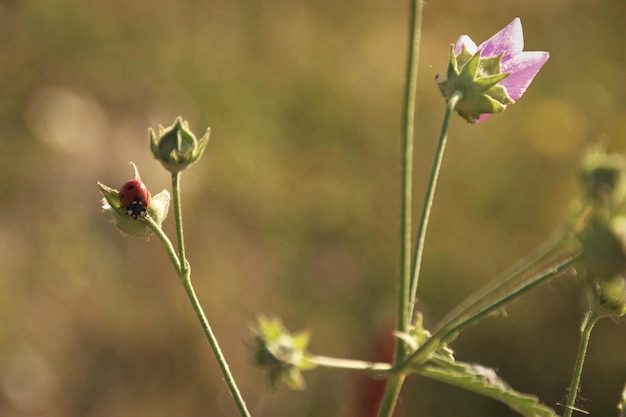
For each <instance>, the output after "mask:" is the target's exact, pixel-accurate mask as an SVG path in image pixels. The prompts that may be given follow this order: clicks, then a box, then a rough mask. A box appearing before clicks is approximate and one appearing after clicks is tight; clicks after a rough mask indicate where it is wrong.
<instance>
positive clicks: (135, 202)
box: [120, 180, 150, 220]
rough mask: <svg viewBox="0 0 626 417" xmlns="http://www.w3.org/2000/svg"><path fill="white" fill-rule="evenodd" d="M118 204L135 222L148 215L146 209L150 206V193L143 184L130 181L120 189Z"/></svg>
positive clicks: (137, 181)
mask: <svg viewBox="0 0 626 417" xmlns="http://www.w3.org/2000/svg"><path fill="white" fill-rule="evenodd" d="M120 202H121V203H122V206H123V207H124V208H125V209H126V213H127V214H128V215H129V216H130V217H132V218H133V219H135V220H137V219H138V218H139V217H146V216H147V215H148V212H147V211H146V209H147V208H148V205H149V204H150V192H149V191H148V188H147V187H146V185H145V184H144V183H143V182H141V181H139V180H130V181H128V182H126V183H125V184H124V185H122V186H121V187H120Z"/></svg>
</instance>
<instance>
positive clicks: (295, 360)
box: [252, 317, 316, 390]
mask: <svg viewBox="0 0 626 417" xmlns="http://www.w3.org/2000/svg"><path fill="white" fill-rule="evenodd" d="M252 332H253V334H254V345H253V346H252V349H253V351H254V362H255V364H256V365H258V366H262V367H264V368H267V370H268V372H269V382H270V385H271V386H272V387H276V386H277V385H278V383H280V382H283V383H285V384H286V385H287V386H289V388H291V389H295V390H302V389H304V387H305V382H304V378H303V377H302V374H301V372H300V371H304V370H307V369H311V368H314V367H315V366H316V365H315V364H314V363H312V362H311V361H310V360H309V354H308V353H307V352H306V348H307V346H308V344H309V339H310V337H309V334H308V333H307V332H300V333H296V334H293V335H292V334H290V333H289V331H288V330H287V329H285V327H284V325H283V324H282V322H281V321H280V319H277V318H273V319H270V318H267V317H259V318H258V328H256V329H253V330H252Z"/></svg>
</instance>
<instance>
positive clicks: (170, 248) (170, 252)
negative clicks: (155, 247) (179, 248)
mask: <svg viewBox="0 0 626 417" xmlns="http://www.w3.org/2000/svg"><path fill="white" fill-rule="evenodd" d="M144 220H145V221H146V222H147V223H148V225H149V226H150V229H151V230H152V231H153V232H154V234H155V235H156V236H157V238H158V239H159V240H160V241H161V243H162V244H163V246H164V247H165V251H166V252H167V256H169V258H170V261H172V265H174V269H176V273H177V274H178V276H179V277H180V276H182V269H181V263H180V259H178V255H176V250H175V249H174V245H172V242H171V241H170V239H169V238H168V237H167V235H166V234H165V232H163V229H162V228H161V226H159V225H158V224H157V223H156V222H155V221H154V219H153V218H152V217H146V218H145V219H144Z"/></svg>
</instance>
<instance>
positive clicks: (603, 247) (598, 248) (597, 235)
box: [580, 216, 626, 282]
mask: <svg viewBox="0 0 626 417" xmlns="http://www.w3.org/2000/svg"><path fill="white" fill-rule="evenodd" d="M580 240H581V242H582V245H583V251H582V262H583V266H584V268H585V270H586V273H587V276H588V277H589V278H590V280H591V281H592V282H596V281H601V280H604V279H610V278H612V277H613V276H615V275H618V274H621V273H622V272H623V271H626V217H624V216H616V217H614V218H613V219H612V220H610V221H602V220H599V219H595V220H593V221H591V222H590V223H589V225H588V227H587V230H585V231H584V232H583V233H582V235H581V236H580Z"/></svg>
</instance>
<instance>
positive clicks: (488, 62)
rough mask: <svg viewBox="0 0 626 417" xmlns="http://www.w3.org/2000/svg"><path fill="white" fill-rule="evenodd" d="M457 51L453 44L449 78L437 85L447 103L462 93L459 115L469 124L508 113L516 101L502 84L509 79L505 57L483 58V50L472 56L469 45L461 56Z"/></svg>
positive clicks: (462, 49)
mask: <svg viewBox="0 0 626 417" xmlns="http://www.w3.org/2000/svg"><path fill="white" fill-rule="evenodd" d="M454 49H455V47H454V45H451V46H450V62H449V64H448V70H447V79H445V80H439V79H437V85H438V87H439V90H440V91H441V94H442V95H443V96H444V97H445V98H446V100H449V99H450V98H451V97H452V95H454V94H455V93H457V92H460V93H461V94H462V98H461V99H460V100H459V102H458V103H457V105H456V107H455V110H456V112H457V113H458V114H459V115H460V116H461V117H463V118H464V119H465V120H467V122H468V123H475V122H476V121H477V120H478V119H479V118H480V116H481V115H482V114H493V113H500V112H502V111H504V110H506V106H507V105H508V104H512V103H513V102H514V101H513V99H512V98H511V97H509V95H508V94H507V91H506V88H504V87H503V86H501V85H500V84H499V83H500V82H501V81H503V80H504V79H505V78H507V77H508V76H509V73H502V69H501V64H500V62H501V60H502V54H500V55H498V56H495V57H487V58H481V53H482V51H478V52H476V53H475V54H473V55H472V54H470V53H469V52H468V50H467V48H465V45H463V46H462V48H461V52H460V53H459V54H458V55H455V54H454Z"/></svg>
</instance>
